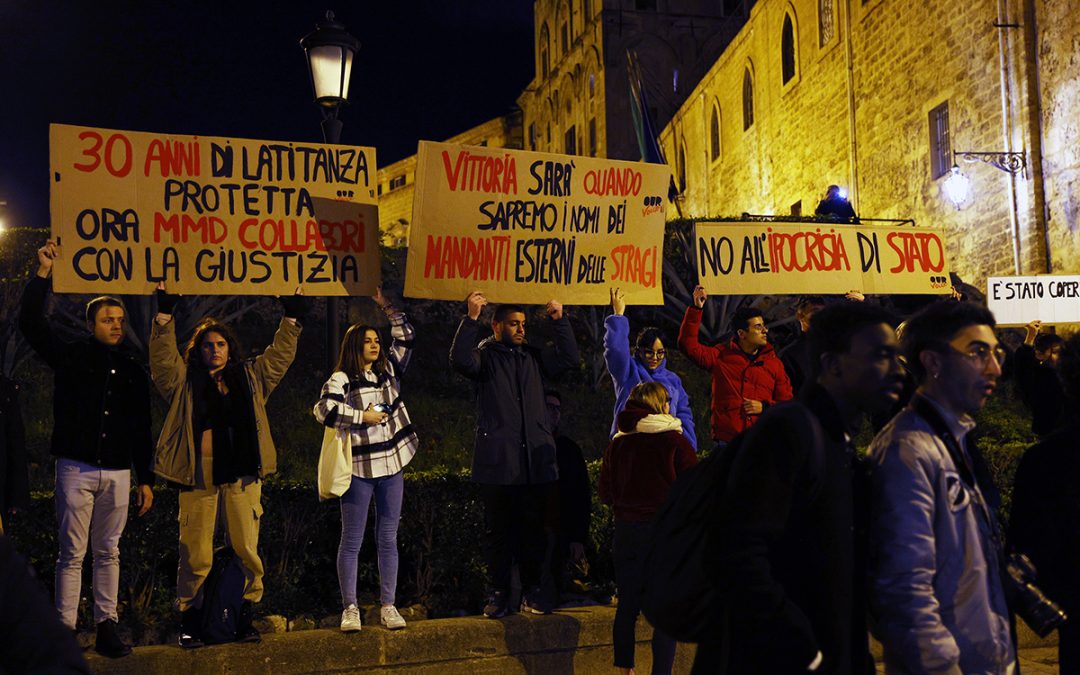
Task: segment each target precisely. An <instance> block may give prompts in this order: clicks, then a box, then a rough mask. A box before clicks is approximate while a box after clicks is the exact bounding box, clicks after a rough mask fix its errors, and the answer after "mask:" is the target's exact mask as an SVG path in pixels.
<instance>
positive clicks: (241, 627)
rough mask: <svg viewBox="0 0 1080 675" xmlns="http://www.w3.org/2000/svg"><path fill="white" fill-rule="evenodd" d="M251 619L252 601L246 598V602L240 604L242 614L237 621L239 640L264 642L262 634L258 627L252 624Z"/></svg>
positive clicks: (237, 637)
mask: <svg viewBox="0 0 1080 675" xmlns="http://www.w3.org/2000/svg"><path fill="white" fill-rule="evenodd" d="M251 620H252V616H251V601H250V600H245V601H244V604H242V605H240V615H239V616H238V617H237V621H236V641H237V642H262V635H260V634H259V629H258V628H256V627H255V626H253V625H251Z"/></svg>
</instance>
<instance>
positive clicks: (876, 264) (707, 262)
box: [694, 222, 951, 295]
mask: <svg viewBox="0 0 1080 675" xmlns="http://www.w3.org/2000/svg"><path fill="white" fill-rule="evenodd" d="M695 228H696V230H697V232H696V236H695V239H694V247H695V251H694V261H695V264H696V265H697V271H698V280H699V283H700V284H701V285H702V286H704V287H705V290H707V291H708V292H709V293H713V294H717V295H766V294H806V293H812V294H822V295H824V294H834V293H835V294H843V293H847V292H848V291H859V292H861V293H863V294H866V295H870V294H875V293H910V294H914V293H919V294H922V293H928V294H947V293H949V288H950V286H951V283H950V281H949V262H948V260H947V259H946V256H945V234H944V232H943V231H942V230H941V229H940V228H935V227H896V226H881V225H840V224H831V223H778V222H773V223H765V222H699V223H696V225H695Z"/></svg>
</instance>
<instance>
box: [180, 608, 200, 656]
mask: <svg viewBox="0 0 1080 675" xmlns="http://www.w3.org/2000/svg"><path fill="white" fill-rule="evenodd" d="M201 624H202V610H201V609H199V608H197V607H189V608H187V609H185V610H184V611H183V612H181V613H180V639H179V640H177V643H178V644H179V645H180V646H181V647H183V648H184V649H195V648H196V647H202V646H203V641H202V637H200V635H199V627H200V625H201Z"/></svg>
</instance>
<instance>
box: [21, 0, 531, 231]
mask: <svg viewBox="0 0 1080 675" xmlns="http://www.w3.org/2000/svg"><path fill="white" fill-rule="evenodd" d="M326 9H332V10H334V12H335V14H336V16H337V18H338V20H339V21H340V22H342V23H344V24H345V27H346V29H347V30H348V31H349V32H350V33H352V34H353V35H355V36H356V37H357V38H358V39H359V40H360V43H361V46H360V52H359V54H358V55H357V57H356V60H355V61H354V65H353V74H352V85H351V88H350V96H349V101H350V103H349V105H348V106H347V107H346V108H345V109H344V110H343V112H342V113H341V115H340V119H342V121H343V122H344V130H343V132H342V137H341V141H342V143H345V144H355V145H367V146H374V147H375V148H376V152H377V159H378V163H379V165H380V166H384V165H387V164H390V163H393V162H395V161H397V160H399V159H401V158H403V157H406V156H408V155H411V154H413V153H414V152H416V142H417V141H418V140H420V139H427V140H442V139H444V138H446V137H448V136H452V135H454V134H456V133H460V132H462V131H464V130H466V129H468V128H470V127H472V126H475V125H477V124H479V123H481V122H484V121H486V120H489V119H491V118H493V117H496V116H498V115H501V114H503V113H505V112H506V111H508V110H509V109H510V108H511V107H512V106H513V105H514V103H515V100H516V98H517V96H518V94H519V93H520V92H521V90H522V89H523V88H524V87H525V86H526V85H527V84H528V83H529V81H530V80H531V79H532V75H533V57H532V53H533V49H532V39H533V20H532V0H460V1H458V0H453V1H447V0H415V1H411V2H410V1H408V0H400V1H396V0H389V1H387V2H381V3H380V2H373V1H371V0H366V1H361V2H351V3H341V6H337V7H335V6H333V5H332V4H327V3H325V2H309V1H307V0H302V1H290V2H282V3H265V2H252V1H249V0H214V1H210V0H193V1H191V2H150V1H147V2H116V1H114V0H102V1H100V2H88V1H84V0H72V1H70V2H57V1H50V2H35V1H33V0H3V2H0V83H2V87H3V95H2V96H0V101H2V102H0V106H2V107H0V120H2V123H0V201H7V206H6V207H4V206H0V220H3V222H4V223H5V224H6V225H8V226H34V227H47V226H48V215H49V202H48V172H49V167H48V163H49V154H48V126H49V123H51V122H61V123H67V124H77V125H84V126H95V127H105V128H112V129H124V130H134V131H153V132H168V133H178V134H199V135H206V136H226V137H239V138H255V139H266V140H284V141H308V142H310V141H321V140H322V135H321V131H320V127H319V120H320V116H319V112H318V110H317V108H316V106H315V104H314V103H313V102H312V98H313V94H312V90H311V85H310V83H309V77H308V73H307V64H306V61H305V59H304V56H303V50H302V49H301V48H300V46H299V40H300V38H301V37H302V36H304V35H305V34H307V33H308V32H310V31H311V30H312V29H314V27H315V23H316V22H317V21H318V20H319V19H320V18H321V17H322V16H323V15H324V14H325V10H326Z"/></svg>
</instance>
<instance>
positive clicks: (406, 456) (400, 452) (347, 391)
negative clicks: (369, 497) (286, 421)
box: [312, 312, 420, 478]
mask: <svg viewBox="0 0 1080 675" xmlns="http://www.w3.org/2000/svg"><path fill="white" fill-rule="evenodd" d="M389 318H390V336H391V338H393V341H392V342H391V344H390V348H389V349H388V350H387V352H386V356H387V359H386V372H384V373H376V372H374V371H366V372H364V373H361V374H360V375H359V376H357V377H354V378H350V377H349V375H347V374H345V373H343V372H341V371H340V370H339V371H336V372H335V373H333V374H332V375H331V376H330V379H329V380H327V381H326V384H324V385H323V388H322V394H321V395H320V397H319V402H318V403H316V404H315V409H314V410H313V411H312V412H314V414H315V419H317V420H319V422H321V423H322V424H323V425H325V426H327V427H330V428H332V429H335V428H336V429H337V430H338V431H339V432H340V433H343V434H348V436H349V444H350V445H351V447H352V456H353V475H354V476H359V477H361V478H380V477H382V476H392V475H393V474H395V473H397V472H399V471H401V470H402V469H404V468H405V465H406V464H408V463H409V462H410V461H411V460H412V458H413V456H415V455H416V449H417V447H418V446H419V445H420V442H419V440H418V439H417V437H416V432H415V431H414V430H413V427H412V423H411V422H410V421H409V411H408V410H406V409H405V402H404V401H402V400H401V374H402V373H404V372H405V368H406V367H407V366H408V363H409V356H410V354H411V353H412V346H413V328H412V326H411V325H409V322H408V320H407V319H406V318H405V314H404V313H402V312H395V313H394V314H391V315H390V317H389ZM373 403H383V404H385V405H388V406H390V416H389V418H388V419H387V421H386V424H365V423H364V421H363V414H364V410H365V409H366V408H367V407H368V405H370V404H373Z"/></svg>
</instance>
